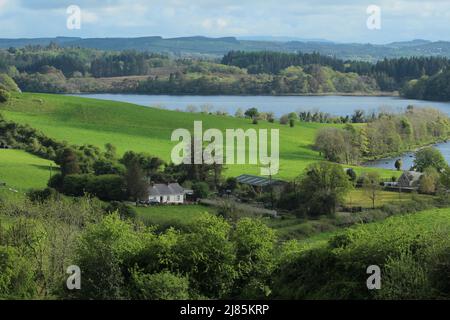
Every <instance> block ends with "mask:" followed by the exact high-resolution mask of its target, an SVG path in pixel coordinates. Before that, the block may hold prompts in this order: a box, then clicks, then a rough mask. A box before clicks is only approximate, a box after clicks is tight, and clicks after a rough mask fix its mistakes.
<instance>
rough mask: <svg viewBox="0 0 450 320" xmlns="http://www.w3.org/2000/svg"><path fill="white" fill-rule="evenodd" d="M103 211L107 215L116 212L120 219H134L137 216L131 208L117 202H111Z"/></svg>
mask: <svg viewBox="0 0 450 320" xmlns="http://www.w3.org/2000/svg"><path fill="white" fill-rule="evenodd" d="M105 211H106V212H109V213H113V212H118V213H119V215H120V217H121V218H122V219H127V218H130V219H134V218H136V216H137V212H136V210H135V209H134V208H133V207H130V206H129V205H126V204H125V203H123V202H119V201H111V202H110V203H109V204H108V206H107V207H106V209H105Z"/></svg>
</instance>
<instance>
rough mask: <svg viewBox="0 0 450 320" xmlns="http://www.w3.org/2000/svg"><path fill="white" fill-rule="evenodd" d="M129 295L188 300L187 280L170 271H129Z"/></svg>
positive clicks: (134, 297)
mask: <svg viewBox="0 0 450 320" xmlns="http://www.w3.org/2000/svg"><path fill="white" fill-rule="evenodd" d="M131 297H132V298H133V299H138V300H188V299H189V281H188V279H187V278H186V277H182V276H177V275H174V274H172V273H170V272H167V271H163V272H160V273H154V274H147V273H143V272H139V271H136V270H133V271H132V272H131Z"/></svg>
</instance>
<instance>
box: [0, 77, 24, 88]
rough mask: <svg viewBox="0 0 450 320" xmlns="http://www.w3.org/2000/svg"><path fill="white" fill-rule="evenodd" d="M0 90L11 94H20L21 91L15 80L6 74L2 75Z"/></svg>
mask: <svg viewBox="0 0 450 320" xmlns="http://www.w3.org/2000/svg"><path fill="white" fill-rule="evenodd" d="M0 89H3V90H5V91H9V92H20V89H19V87H18V86H17V84H16V83H15V82H14V80H13V79H12V78H11V77H10V76H8V75H7V74H5V73H0Z"/></svg>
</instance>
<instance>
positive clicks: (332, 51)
mask: <svg viewBox="0 0 450 320" xmlns="http://www.w3.org/2000/svg"><path fill="white" fill-rule="evenodd" d="M258 39H261V40H258ZM289 39H295V38H271V37H256V38H255V39H254V40H243V39H237V38H234V37H224V38H208V37H202V36H197V37H180V38H167V39H165V38H162V37H159V36H151V37H140V38H86V39H84V38H76V37H56V38H35V39H26V38H23V39H0V48H9V47H16V48H20V47H24V46H26V45H48V44H50V43H51V42H54V43H56V44H58V45H60V46H63V47H67V46H77V47H84V48H94V49H101V50H117V51H119V50H130V49H134V50H140V51H152V52H159V53H167V54H171V55H175V56H195V55H204V56H212V57H220V56H222V55H224V54H225V53H227V52H229V51H231V50H243V51H262V50H267V51H281V52H299V51H301V52H305V53H308V52H309V53H310V52H319V53H321V54H324V55H330V56H336V57H338V58H342V59H358V60H367V61H375V60H380V59H383V58H385V57H387V58H396V57H409V56H445V57H450V42H446V41H437V42H431V41H427V40H413V41H405V42H393V43H390V44H384V45H374V44H369V43H367V44H361V43H334V42H330V41H326V40H320V39H312V40H308V39H305V40H304V41H298V40H296V41H291V40H289ZM283 40H286V41H283ZM288 40H289V41H288Z"/></svg>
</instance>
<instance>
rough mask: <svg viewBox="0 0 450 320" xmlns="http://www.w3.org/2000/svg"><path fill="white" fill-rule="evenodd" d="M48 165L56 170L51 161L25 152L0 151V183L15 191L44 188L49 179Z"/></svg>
mask: <svg viewBox="0 0 450 320" xmlns="http://www.w3.org/2000/svg"><path fill="white" fill-rule="evenodd" d="M50 164H52V169H53V170H57V166H56V165H55V164H54V163H53V162H52V161H49V160H45V159H41V158H39V157H36V156H34V155H31V154H29V153H27V152H25V151H22V150H11V149H0V182H5V183H6V185H7V187H9V188H13V189H17V190H26V189H29V188H44V187H45V186H46V185H47V181H48V179H49V177H50ZM0 188H4V187H0Z"/></svg>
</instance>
